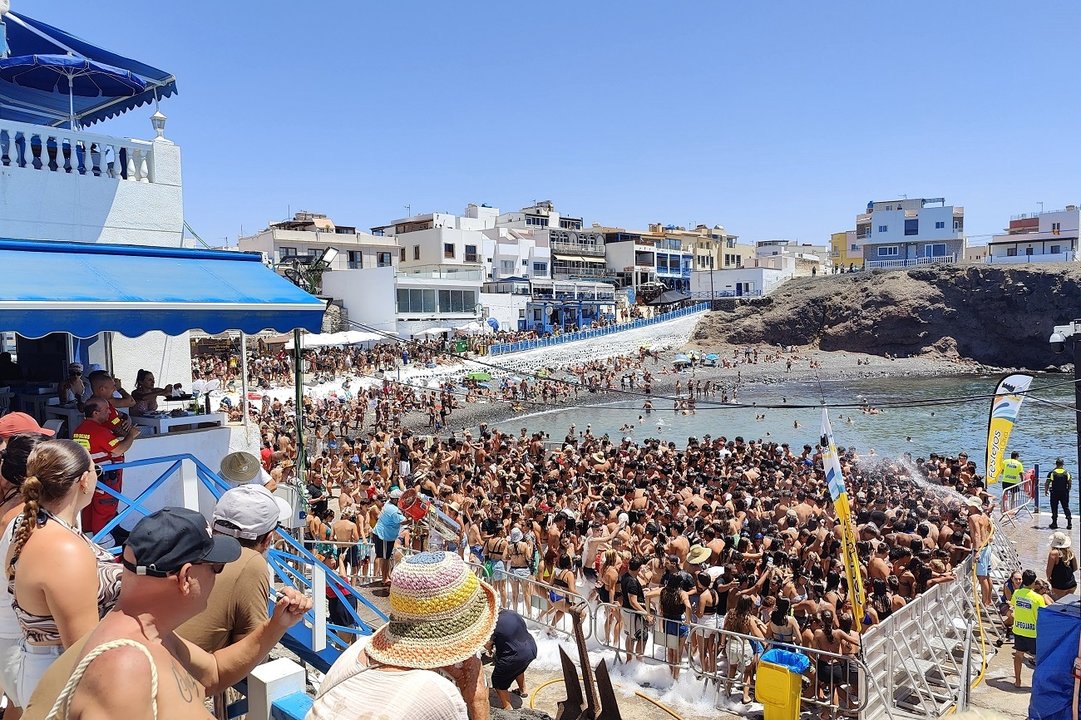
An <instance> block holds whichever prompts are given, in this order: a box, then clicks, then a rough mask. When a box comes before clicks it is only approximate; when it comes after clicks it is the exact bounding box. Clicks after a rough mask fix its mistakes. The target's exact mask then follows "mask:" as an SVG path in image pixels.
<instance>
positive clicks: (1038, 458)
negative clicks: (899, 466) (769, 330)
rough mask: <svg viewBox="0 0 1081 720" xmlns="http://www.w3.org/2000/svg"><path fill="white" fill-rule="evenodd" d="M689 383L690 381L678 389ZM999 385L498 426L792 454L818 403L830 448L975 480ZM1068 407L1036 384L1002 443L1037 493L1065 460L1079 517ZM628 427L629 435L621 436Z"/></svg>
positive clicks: (845, 387)
mask: <svg viewBox="0 0 1081 720" xmlns="http://www.w3.org/2000/svg"><path fill="white" fill-rule="evenodd" d="M692 377H693V376H692V375H691V374H690V373H688V374H687V375H686V378H685V379H684V384H686V380H688V379H691V378H692ZM1001 377H1002V375H958V376H945V377H943V376H938V377H895V378H890V377H882V378H868V379H857V380H831V381H822V382H818V381H814V380H812V381H802V380H801V381H793V382H781V383H774V384H756V385H747V386H745V387H743V388H741V389H740V390H739V394H738V396H737V398H736V399H737V401H738V402H739V403H741V406H740V407H717V406H712V407H711V406H709V405H708V404H704V403H700V404H699V407H698V409H697V412H695V413H694V414H683V413H682V412H677V411H673V409H672V403H671V401H666V400H661V399H656V400H654V403H653V404H654V406H655V407H654V409H653V411H652V412H650V413H645V412H644V411H643V410H642V402H643V399H642V398H637V397H632V396H625V397H623V398H621V399H618V400H609V399H607V398H606V399H605V400H604V401H603V402H600V403H597V404H592V405H591V404H588V403H587V404H586V405H580V406H577V407H569V408H557V409H552V410H546V411H542V412H537V413H530V414H524V415H518V416H516V417H514V418H513V419H510V420H507V421H505V422H503V423H500V424H499V427H500V429H501V430H503V431H504V432H517V431H518V430H519V428H522V427H527V428H529V430H530V432H536V431H539V432H545V433H548V434H549V436H550V438H551V440H552V441H555V442H558V441H562V440H563V438H564V437H565V436H566V435H567V433H568V431H569V428H570V426H571V424H574V425H575V426H576V432H578V433H582V432H585V430H586V428H587V427H588V428H589V429H590V431H591V432H592V433H593V434H594V435H597V436H600V435H605V434H607V435H608V436H609V437H610V438H612V439H613V441H618V439H621V438H623V437H631V438H632V439H634V440H635V441H636V442H641V441H643V440H645V439H646V438H659V439H661V440H665V441H673V442H675V443H676V444H677V445H678V446H680V447H682V446H683V445H685V444H686V442H687V439H688V438H689V437H697V438H701V437H702V436H703V435H706V434H709V435H711V436H713V437H717V436H719V435H724V436H725V437H727V438H729V439H731V438H733V437H735V436H737V435H739V436H742V437H743V438H745V439H748V440H750V439H763V440H766V441H773V442H778V443H785V442H786V443H789V444H790V445H792V446H793V447H794V448H796V449H798V448H801V447H802V446H803V445H804V444H811V445H813V444H814V443H816V442H817V441H818V438H819V427H820V425H821V417H822V410H821V407H822V404H823V403H825V405H826V406H827V407H828V408H829V414H830V422H831V423H832V425H833V433H834V438H835V440H836V442H837V445H838V446H840V447H846V448H854V449H855V450H856V452H857V453H858V454H859V455H860V456H862V457H867V456H869V455H872V454H873V455H876V456H879V457H886V458H902V457H904V455H905V454H906V453H908V454H910V455H911V457H912V458H921V457H922V458H925V457H927V455H928V454H930V453H932V452H934V453H939V454H946V455H951V456H954V455H956V454H957V453H958V452H961V451H965V452H967V453H968V455H969V457H970V458H971V459H973V460H975V461H976V463H977V466H978V467H979V472H980V473H982V472H983V471H984V455H985V451H986V446H987V422H988V416H989V414H990V409H991V396H992V395H993V394H994V392H995V387H996V386H997V384H998V381H999V380H1000V379H1001ZM609 397H610V396H609ZM718 400H719V398H718ZM931 403H937V404H931ZM863 404H866V405H868V406H870V407H874V408H877V409H878V413H877V414H867V413H864V412H862V411H861V410H860V408H859V407H858V406H859V405H863ZM1073 407H1074V387H1073V377H1072V376H1070V375H1054V374H1048V375H1043V374H1039V375H1036V376H1035V377H1034V379H1033V382H1032V387H1031V389H1030V391H1029V393H1028V395H1027V396H1026V398H1025V400H1024V402H1023V403H1022V406H1021V411H1020V414H1019V416H1018V421H1017V424H1016V425H1015V427H1014V430H1013V433H1012V434H1011V436H1010V440H1009V445H1008V448H1007V457H1009V455H1008V453H1009V452H1011V451H1014V450H1016V451H1018V452H1019V453H1020V454H1021V458H1020V459H1021V462H1022V463H1024V466H1025V469H1026V470H1028V469H1029V468H1031V467H1032V466H1033V465H1034V464H1039V468H1040V478H1041V481H1040V485H1041V490H1042V486H1043V478H1045V477H1046V475H1047V473H1048V472H1049V471H1050V470H1051V469H1052V468H1054V466H1055V459H1056V458H1057V457H1061V458H1063V459H1064V460H1065V461H1066V468H1067V469H1068V470H1069V471H1070V472H1071V473H1072V474H1073V475H1074V477H1075V484H1074V491H1073V493H1072V495H1073V497H1072V498H1071V505H1072V507H1073V510H1074V512H1077V511H1078V483H1077V477H1078V474H1079V473H1078V469H1077V434H1076V429H1075V428H1076V424H1075V418H1076V413H1075V411H1074V409H1073ZM639 418H641V420H640V419H639ZM631 425H633V428H631V429H629V430H627V429H621V428H625V427H627V426H631ZM1040 505H1041V507H1042V508H1044V509H1045V510H1046V509H1047V498H1046V496H1041V498H1040Z"/></svg>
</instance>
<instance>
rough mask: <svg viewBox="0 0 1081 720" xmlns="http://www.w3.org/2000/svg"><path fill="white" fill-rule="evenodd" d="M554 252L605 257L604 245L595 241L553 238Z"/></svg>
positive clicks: (552, 248) (552, 246)
mask: <svg viewBox="0 0 1081 720" xmlns="http://www.w3.org/2000/svg"><path fill="white" fill-rule="evenodd" d="M551 250H552V252H553V253H556V254H559V253H562V254H564V255H588V256H589V257H604V246H603V245H597V244H595V243H570V242H559V241H555V240H553V241H552V243H551Z"/></svg>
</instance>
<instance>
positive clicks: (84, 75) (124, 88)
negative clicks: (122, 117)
mask: <svg viewBox="0 0 1081 720" xmlns="http://www.w3.org/2000/svg"><path fill="white" fill-rule="evenodd" d="M0 80H7V81H8V82H11V83H14V84H15V85H20V86H22V87H27V88H33V89H34V90H42V91H44V92H56V93H65V92H66V93H67V95H68V112H69V120H70V126H71V127H74V125H75V96H76V95H78V96H79V97H130V96H132V95H135V94H136V93H140V92H142V91H143V90H145V89H146V82H144V81H143V80H142V79H141V78H139V77H138V76H136V75H135V74H133V73H131V72H130V71H128V70H123V69H121V68H118V67H113V66H112V65H106V64H104V63H99V62H95V61H93V60H87V59H86V58H84V57H78V56H76V55H16V56H14V57H8V58H0Z"/></svg>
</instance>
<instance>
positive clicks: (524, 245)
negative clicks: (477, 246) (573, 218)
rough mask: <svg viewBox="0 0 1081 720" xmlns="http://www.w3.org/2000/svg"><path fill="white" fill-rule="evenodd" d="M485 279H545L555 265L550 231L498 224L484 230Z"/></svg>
mask: <svg viewBox="0 0 1081 720" xmlns="http://www.w3.org/2000/svg"><path fill="white" fill-rule="evenodd" d="M483 234H484V236H485V239H484V242H483V251H482V256H483V257H482V262H483V264H484V277H485V279H486V280H503V279H506V278H514V277H524V278H546V277H549V274H550V272H551V267H552V253H551V248H550V245H549V231H548V230H535V229H529V230H523V229H520V228H509V227H495V228H489V229H487V230H484V231H483Z"/></svg>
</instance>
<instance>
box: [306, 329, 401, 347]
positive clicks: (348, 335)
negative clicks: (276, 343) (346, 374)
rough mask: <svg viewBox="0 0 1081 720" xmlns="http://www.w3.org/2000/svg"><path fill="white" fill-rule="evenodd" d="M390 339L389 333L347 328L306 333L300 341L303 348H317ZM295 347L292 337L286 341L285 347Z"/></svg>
mask: <svg viewBox="0 0 1081 720" xmlns="http://www.w3.org/2000/svg"><path fill="white" fill-rule="evenodd" d="M388 339H390V338H389V337H388V335H379V334H377V333H373V332H362V331H360V330H345V331H343V332H336V333H321V334H318V335H314V334H313V335H305V336H304V338H303V339H302V340H301V341H300V346H301V347H302V348H315V347H328V346H331V345H359V344H361V343H366V342H377V341H379V340H388ZM293 347H294V345H293V339H292V338H290V339H288V340H286V341H285V349H286V350H292V349H293Z"/></svg>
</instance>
